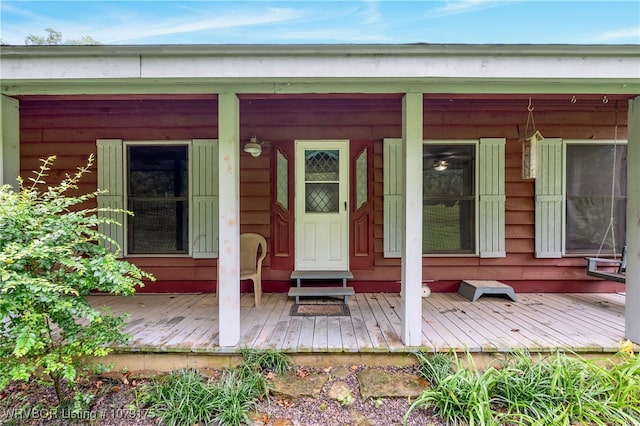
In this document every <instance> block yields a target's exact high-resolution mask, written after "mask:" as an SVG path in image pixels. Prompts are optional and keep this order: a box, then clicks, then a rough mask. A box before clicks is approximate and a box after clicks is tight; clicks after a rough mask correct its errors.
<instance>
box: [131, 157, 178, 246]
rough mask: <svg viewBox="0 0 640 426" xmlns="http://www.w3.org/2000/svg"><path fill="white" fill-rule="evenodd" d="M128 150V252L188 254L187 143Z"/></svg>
mask: <svg viewBox="0 0 640 426" xmlns="http://www.w3.org/2000/svg"><path fill="white" fill-rule="evenodd" d="M127 153H128V176H127V209H128V210H130V211H132V212H133V213H134V216H133V217H130V218H128V219H127V251H128V253H130V254H176V253H185V254H186V253H188V252H189V247H188V243H187V242H188V229H189V226H188V218H189V212H188V188H189V182H188V167H187V146H186V145H179V146H143V145H130V146H129V147H128V150H127Z"/></svg>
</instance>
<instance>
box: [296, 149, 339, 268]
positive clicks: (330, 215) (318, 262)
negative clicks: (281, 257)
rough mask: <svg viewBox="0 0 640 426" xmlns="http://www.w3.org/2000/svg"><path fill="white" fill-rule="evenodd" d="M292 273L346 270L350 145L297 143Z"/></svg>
mask: <svg viewBox="0 0 640 426" xmlns="http://www.w3.org/2000/svg"><path fill="white" fill-rule="evenodd" d="M295 156H296V160H295V178H296V192H295V223H296V224H295V233H296V237H295V238H296V239H295V253H296V255H295V259H296V265H295V267H296V270H298V271H303V270H307V271H309V270H314V271H344V270H347V269H349V226H348V225H349V221H348V220H349V206H348V194H349V191H348V185H349V161H348V160H349V141H348V140H318V141H296V154H295Z"/></svg>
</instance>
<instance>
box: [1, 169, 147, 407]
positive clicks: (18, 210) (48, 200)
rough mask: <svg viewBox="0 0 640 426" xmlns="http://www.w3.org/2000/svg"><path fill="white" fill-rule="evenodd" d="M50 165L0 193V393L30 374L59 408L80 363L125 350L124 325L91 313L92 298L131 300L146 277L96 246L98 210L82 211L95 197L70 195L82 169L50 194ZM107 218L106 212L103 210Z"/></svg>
mask: <svg viewBox="0 0 640 426" xmlns="http://www.w3.org/2000/svg"><path fill="white" fill-rule="evenodd" d="M54 161H55V157H50V158H48V159H46V160H43V164H42V166H41V167H40V171H38V172H35V178H31V179H30V181H31V183H30V184H29V185H27V184H25V183H24V182H23V181H22V180H21V179H18V184H19V190H18V191H14V190H13V189H12V188H11V187H10V186H9V185H5V186H2V187H0V318H1V319H2V321H0V357H1V358H2V360H3V361H2V363H0V389H3V388H4V387H5V386H6V385H7V384H8V382H9V381H11V380H28V379H29V378H30V377H31V376H32V375H34V374H35V373H36V372H38V373H42V374H43V375H45V376H48V377H50V378H51V379H52V380H53V382H54V386H55V390H56V394H57V396H58V399H59V400H60V401H62V400H63V392H62V388H61V385H62V382H63V381H66V382H67V383H69V384H70V385H71V386H72V387H73V385H74V383H75V381H76V378H77V376H78V375H79V374H82V369H81V368H80V365H81V362H82V360H83V359H84V358H87V357H96V356H104V355H107V354H108V353H109V349H108V348H107V346H108V345H111V344H124V343H126V341H127V337H128V336H126V335H125V334H124V333H123V332H122V329H123V327H124V324H125V322H124V317H122V316H119V317H117V316H113V315H111V314H109V313H108V312H102V313H101V312H99V311H97V310H95V309H93V308H92V307H91V306H90V305H89V303H88V302H87V301H86V299H85V296H86V295H88V294H89V293H90V292H92V291H101V292H106V293H111V294H120V295H130V294H133V292H134V287H135V286H136V285H143V283H142V280H143V279H150V280H152V279H153V277H151V275H149V274H147V273H145V272H143V271H140V270H139V269H138V268H137V267H136V266H134V265H132V264H130V263H128V262H124V261H121V260H118V259H117V258H116V256H115V255H114V254H112V253H110V252H109V251H108V250H107V249H106V248H105V247H103V246H102V245H101V244H100V242H102V241H105V240H107V238H106V237H105V236H104V235H102V234H100V233H99V232H98V231H97V227H98V224H100V223H113V222H112V221H111V220H110V219H107V218H105V217H104V216H100V217H99V216H98V215H97V213H98V209H96V208H83V206H85V205H87V203H88V202H90V201H92V200H93V199H95V197H96V196H97V195H98V193H99V192H94V193H89V194H84V195H72V194H71V193H72V192H74V191H77V185H78V181H79V180H80V179H81V177H82V176H83V175H84V174H86V173H88V172H89V168H90V167H91V165H92V163H93V157H90V158H89V160H88V163H87V165H86V166H84V167H80V168H78V171H77V172H76V173H75V174H74V175H72V176H69V175H67V176H66V177H65V178H64V179H63V181H62V182H61V183H60V184H58V185H57V186H46V182H45V178H46V177H47V172H48V171H49V169H50V167H51V165H52V164H53V162H54ZM104 210H106V209H104Z"/></svg>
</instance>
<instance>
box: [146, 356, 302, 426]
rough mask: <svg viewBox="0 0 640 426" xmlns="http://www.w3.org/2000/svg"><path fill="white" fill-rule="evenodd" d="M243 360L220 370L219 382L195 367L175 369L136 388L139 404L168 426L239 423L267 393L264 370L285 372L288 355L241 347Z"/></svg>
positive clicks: (265, 371) (288, 364)
mask: <svg viewBox="0 0 640 426" xmlns="http://www.w3.org/2000/svg"><path fill="white" fill-rule="evenodd" d="M242 356H243V362H242V364H240V365H239V366H238V367H237V368H236V369H234V370H227V371H225V372H224V373H223V375H222V378H221V380H220V381H218V382H213V381H210V380H205V379H204V378H203V377H202V376H201V375H200V374H198V372H197V371H195V370H191V369H188V370H178V371H176V372H174V373H172V374H170V375H168V376H166V377H163V378H160V379H156V380H155V381H154V382H153V383H152V384H150V385H147V386H143V387H141V388H140V389H138V391H137V396H138V406H146V407H149V408H148V413H149V414H151V415H153V416H155V417H158V418H160V419H161V420H162V422H163V423H164V424H167V425H168V426H180V425H189V426H190V425H194V424H209V423H211V422H213V421H214V420H215V421H217V422H218V423H219V424H220V425H223V426H224V425H240V424H242V423H243V422H245V423H246V422H248V421H249V419H248V417H247V413H248V411H249V410H250V409H251V408H253V407H254V406H255V404H256V401H257V400H258V399H259V398H263V397H265V396H267V394H268V392H269V387H268V382H267V380H266V378H265V377H264V375H263V373H268V372H272V371H273V372H278V373H284V372H285V371H286V368H285V369H282V368H283V366H284V365H286V366H287V368H288V367H289V366H290V365H291V361H290V359H289V357H287V356H286V355H285V354H283V353H279V352H273V351H264V352H262V351H250V350H243V351H242Z"/></svg>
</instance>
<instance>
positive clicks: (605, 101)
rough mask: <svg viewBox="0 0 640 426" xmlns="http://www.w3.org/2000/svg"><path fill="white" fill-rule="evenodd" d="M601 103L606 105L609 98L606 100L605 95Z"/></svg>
mask: <svg viewBox="0 0 640 426" xmlns="http://www.w3.org/2000/svg"><path fill="white" fill-rule="evenodd" d="M602 103H603V104H608V103H609V98H607V95H604V97H603V98H602Z"/></svg>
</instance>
